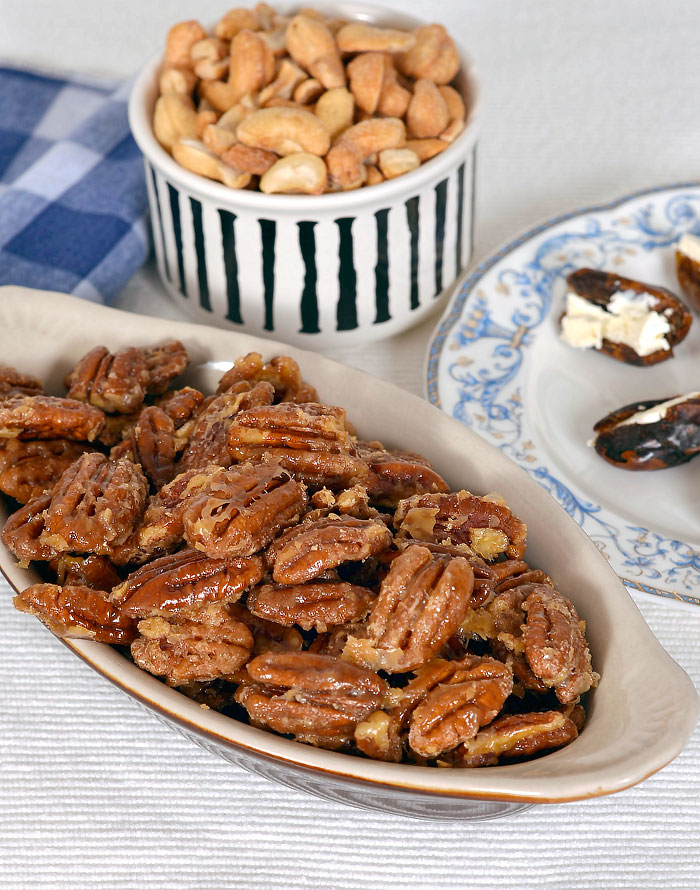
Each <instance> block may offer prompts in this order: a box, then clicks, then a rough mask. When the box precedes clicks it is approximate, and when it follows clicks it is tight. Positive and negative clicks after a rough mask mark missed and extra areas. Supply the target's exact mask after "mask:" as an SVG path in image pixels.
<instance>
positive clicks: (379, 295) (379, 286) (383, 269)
mask: <svg viewBox="0 0 700 890" xmlns="http://www.w3.org/2000/svg"><path fill="white" fill-rule="evenodd" d="M374 218H375V219H376V220H377V265H376V266H375V267H374V293H375V300H376V308H377V314H376V317H375V319H374V324H381V322H383V321H389V319H390V318H391V314H390V312H389V240H388V237H387V235H388V227H389V210H388V208H387V209H386V210H377V212H376V213H375V214H374Z"/></svg>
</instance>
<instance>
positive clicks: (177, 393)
mask: <svg viewBox="0 0 700 890" xmlns="http://www.w3.org/2000/svg"><path fill="white" fill-rule="evenodd" d="M212 401H213V399H212ZM157 405H158V407H159V408H162V409H163V411H165V413H166V414H167V415H168V417H170V418H171V420H172V422H173V424H174V426H175V443H176V450H177V451H178V452H179V451H182V449H183V448H184V447H185V446H186V445H187V443H188V442H189V438H190V436H191V435H192V430H193V429H194V425H195V422H196V419H197V416H198V415H199V412H200V411H202V410H203V409H204V396H203V395H202V393H201V392H200V391H199V390H198V389H193V388H192V387H191V386H184V387H183V388H182V389H175V390H172V391H169V392H166V393H165V394H164V395H163V396H161V397H160V399H158V400H157Z"/></svg>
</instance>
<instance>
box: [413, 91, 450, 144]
mask: <svg viewBox="0 0 700 890" xmlns="http://www.w3.org/2000/svg"><path fill="white" fill-rule="evenodd" d="M449 119H450V115H449V111H448V110H447V103H446V102H445V100H444V98H443V97H442V95H441V94H440V90H439V89H438V88H437V87H436V86H435V84H434V83H433V82H432V80H427V79H426V78H421V79H420V80H417V81H416V83H415V86H414V87H413V96H412V98H411V101H410V103H409V106H408V111H407V112H406V124H407V126H408V131H409V133H410V134H411V135H412V136H415V137H416V138H417V139H429V138H431V137H434V136H439V135H440V133H442V131H443V130H444V129H445V127H446V126H447V124H448V122H449Z"/></svg>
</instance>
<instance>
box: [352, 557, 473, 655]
mask: <svg viewBox="0 0 700 890" xmlns="http://www.w3.org/2000/svg"><path fill="white" fill-rule="evenodd" d="M473 587H474V573H473V571H472V569H471V566H470V565H469V563H468V562H467V561H466V559H463V558H461V557H456V558H451V557H449V556H442V555H435V554H432V553H431V552H430V551H429V550H428V549H427V548H425V547H419V546H415V547H408V548H407V549H406V550H404V551H403V553H401V554H400V555H399V556H397V557H396V559H394V561H393V562H392V564H391V568H390V569H389V574H388V575H387V576H386V578H385V579H384V581H383V582H382V586H381V589H380V592H379V596H378V598H377V599H376V601H375V603H374V605H373V606H372V611H371V613H370V617H369V621H368V624H367V638H366V639H359V638H357V637H349V638H348V642H347V644H346V646H345V649H344V650H343V658H347V659H348V660H350V661H353V662H355V663H356V664H361V665H364V666H366V667H369V668H372V669H373V670H378V669H380V668H381V669H383V670H385V671H388V672H389V673H396V672H399V671H410V670H414V669H415V668H417V667H420V665H422V664H425V663H426V662H427V661H428V660H429V659H430V658H432V657H433V655H435V654H436V653H437V652H438V651H439V650H440V649H441V648H442V647H443V646H444V644H445V643H446V642H447V640H448V639H449V638H450V637H451V636H452V634H453V633H454V632H455V631H456V630H457V628H458V627H459V625H460V624H461V623H462V621H464V617H465V615H466V612H467V609H468V608H469V601H470V599H471V594H472V589H473Z"/></svg>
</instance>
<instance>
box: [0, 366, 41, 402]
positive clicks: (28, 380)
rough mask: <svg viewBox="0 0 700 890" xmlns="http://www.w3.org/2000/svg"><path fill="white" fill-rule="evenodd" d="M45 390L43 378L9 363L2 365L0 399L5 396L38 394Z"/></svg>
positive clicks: (0, 371) (0, 369) (0, 367)
mask: <svg viewBox="0 0 700 890" xmlns="http://www.w3.org/2000/svg"><path fill="white" fill-rule="evenodd" d="M43 391H44V387H43V386H42V383H41V380H39V378H38V377H32V375H31V374H22V373H21V372H20V371H18V370H16V369H15V368H11V367H10V366H9V365H0V399H3V398H5V396H19V395H24V396H36V395H39V393H42V392H43Z"/></svg>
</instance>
